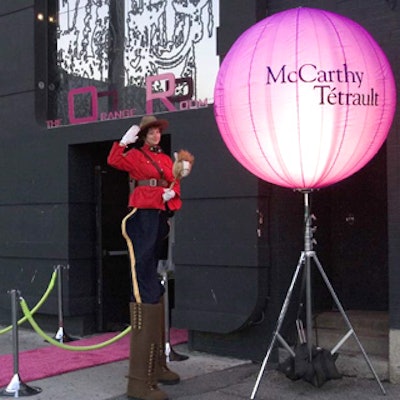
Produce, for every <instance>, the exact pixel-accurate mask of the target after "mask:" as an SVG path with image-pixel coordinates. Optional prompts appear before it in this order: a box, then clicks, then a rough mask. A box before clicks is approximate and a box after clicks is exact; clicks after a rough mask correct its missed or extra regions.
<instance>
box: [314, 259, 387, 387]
mask: <svg viewBox="0 0 400 400" xmlns="http://www.w3.org/2000/svg"><path fill="white" fill-rule="evenodd" d="M312 257H313V260H314V261H315V264H316V265H317V267H318V270H319V272H320V274H321V276H322V279H323V280H324V282H325V284H326V286H327V288H328V290H329V292H330V293H331V296H332V298H333V300H334V301H335V303H336V306H337V308H338V310H339V311H340V313H341V314H342V317H343V319H344V321H345V322H346V325H347V327H348V328H349V329H350V331H351V333H352V334H353V336H354V339H355V340H356V342H357V345H358V347H359V348H360V350H361V353H362V355H363V356H364V359H365V361H366V363H367V365H368V367H369V369H370V370H371V372H372V374H373V375H374V378H375V380H376V381H377V382H378V385H379V387H380V389H381V391H382V393H383V394H384V395H385V394H386V391H385V388H384V387H383V385H382V382H381V381H380V379H379V377H378V375H377V373H376V372H375V369H374V367H373V365H372V364H371V361H370V360H369V358H368V355H367V353H366V351H365V350H364V347H363V345H362V344H361V342H360V340H359V339H358V336H357V335H356V333H355V332H354V329H353V326H352V325H351V322H350V320H349V318H348V317H347V315H346V312H345V311H344V308H343V306H342V304H341V303H340V300H339V298H338V297H337V295H336V293H335V290H334V289H333V286H332V285H331V283H330V281H329V279H328V276H327V275H326V273H325V271H324V269H323V268H322V265H321V263H320V262H319V260H318V257H317V256H316V254H315V253H314V254H313V256H312Z"/></svg>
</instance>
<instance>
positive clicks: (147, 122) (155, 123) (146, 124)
mask: <svg viewBox="0 0 400 400" xmlns="http://www.w3.org/2000/svg"><path fill="white" fill-rule="evenodd" d="M152 127H158V128H160V131H161V133H162V132H163V131H164V130H165V129H167V127H168V121H167V120H165V119H157V118H156V117H155V116H154V115H145V116H144V117H143V118H142V120H141V121H140V125H139V128H140V131H139V132H138V137H139V138H140V137H141V138H143V137H144V136H145V135H146V133H147V131H148V130H149V128H152Z"/></svg>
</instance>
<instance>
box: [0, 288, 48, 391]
mask: <svg viewBox="0 0 400 400" xmlns="http://www.w3.org/2000/svg"><path fill="white" fill-rule="evenodd" d="M10 294H11V319H12V329H13V335H12V344H13V361H14V374H13V377H12V378H11V381H10V383H9V384H8V385H7V387H5V388H4V389H2V390H1V391H0V396H8V397H20V396H33V395H35V394H38V393H40V392H41V391H42V389H40V388H38V387H35V386H28V385H26V384H25V383H24V382H22V381H21V379H20V376H19V345H18V323H17V291H16V290H15V289H14V290H11V291H10Z"/></svg>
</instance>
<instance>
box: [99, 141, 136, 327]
mask: <svg viewBox="0 0 400 400" xmlns="http://www.w3.org/2000/svg"><path fill="white" fill-rule="evenodd" d="M109 148H110V146H106V147H105V149H104V150H105V154H104V157H103V159H102V160H103V162H102V163H98V164H97V165H96V166H95V177H96V180H95V182H96V184H95V186H96V191H95V197H96V201H95V203H96V236H97V240H96V242H97V244H96V253H97V254H96V262H97V282H98V286H97V305H98V310H97V321H98V322H97V325H98V329H99V330H106V331H112V330H121V329H123V328H124V327H125V326H126V325H127V324H129V300H130V274H129V260H128V253H127V250H126V242H125V240H124V238H123V237H122V235H121V221H122V219H123V217H124V216H125V215H126V214H127V202H128V195H129V182H128V176H127V174H126V173H124V172H121V171H117V170H115V169H114V168H111V167H109V166H107V165H106V159H107V154H108V151H109Z"/></svg>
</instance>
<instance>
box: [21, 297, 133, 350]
mask: <svg viewBox="0 0 400 400" xmlns="http://www.w3.org/2000/svg"><path fill="white" fill-rule="evenodd" d="M20 306H21V309H22V312H23V313H24V315H25V317H26V318H27V320H28V322H29V323H30V324H31V326H32V328H33V329H34V331H35V332H36V333H37V334H38V335H39V336H41V337H42V338H43V339H44V340H46V341H47V342H49V343H51V344H52V345H54V346H56V347H59V348H61V349H64V350H71V351H89V350H96V349H101V348H103V347H106V346H108V345H110V344H112V343H115V342H117V341H118V340H120V339H121V338H123V337H124V336H125V335H127V334H128V333H129V332H130V331H131V329H132V328H131V326H129V327H128V328H126V329H125V330H123V331H122V332H120V333H119V334H118V335H115V336H114V337H112V338H111V339H108V340H106V341H104V342H102V343H97V344H94V345H90V346H79V345H78V346H72V345H68V344H64V343H60V342H59V341H57V340H56V339H53V338H52V337H50V336H48V335H47V334H46V333H45V332H44V331H43V330H42V329H41V328H40V327H39V325H38V324H37V323H36V321H35V320H34V319H33V316H32V314H31V312H30V311H29V307H28V305H27V304H26V301H25V300H24V298H23V297H20Z"/></svg>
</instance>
